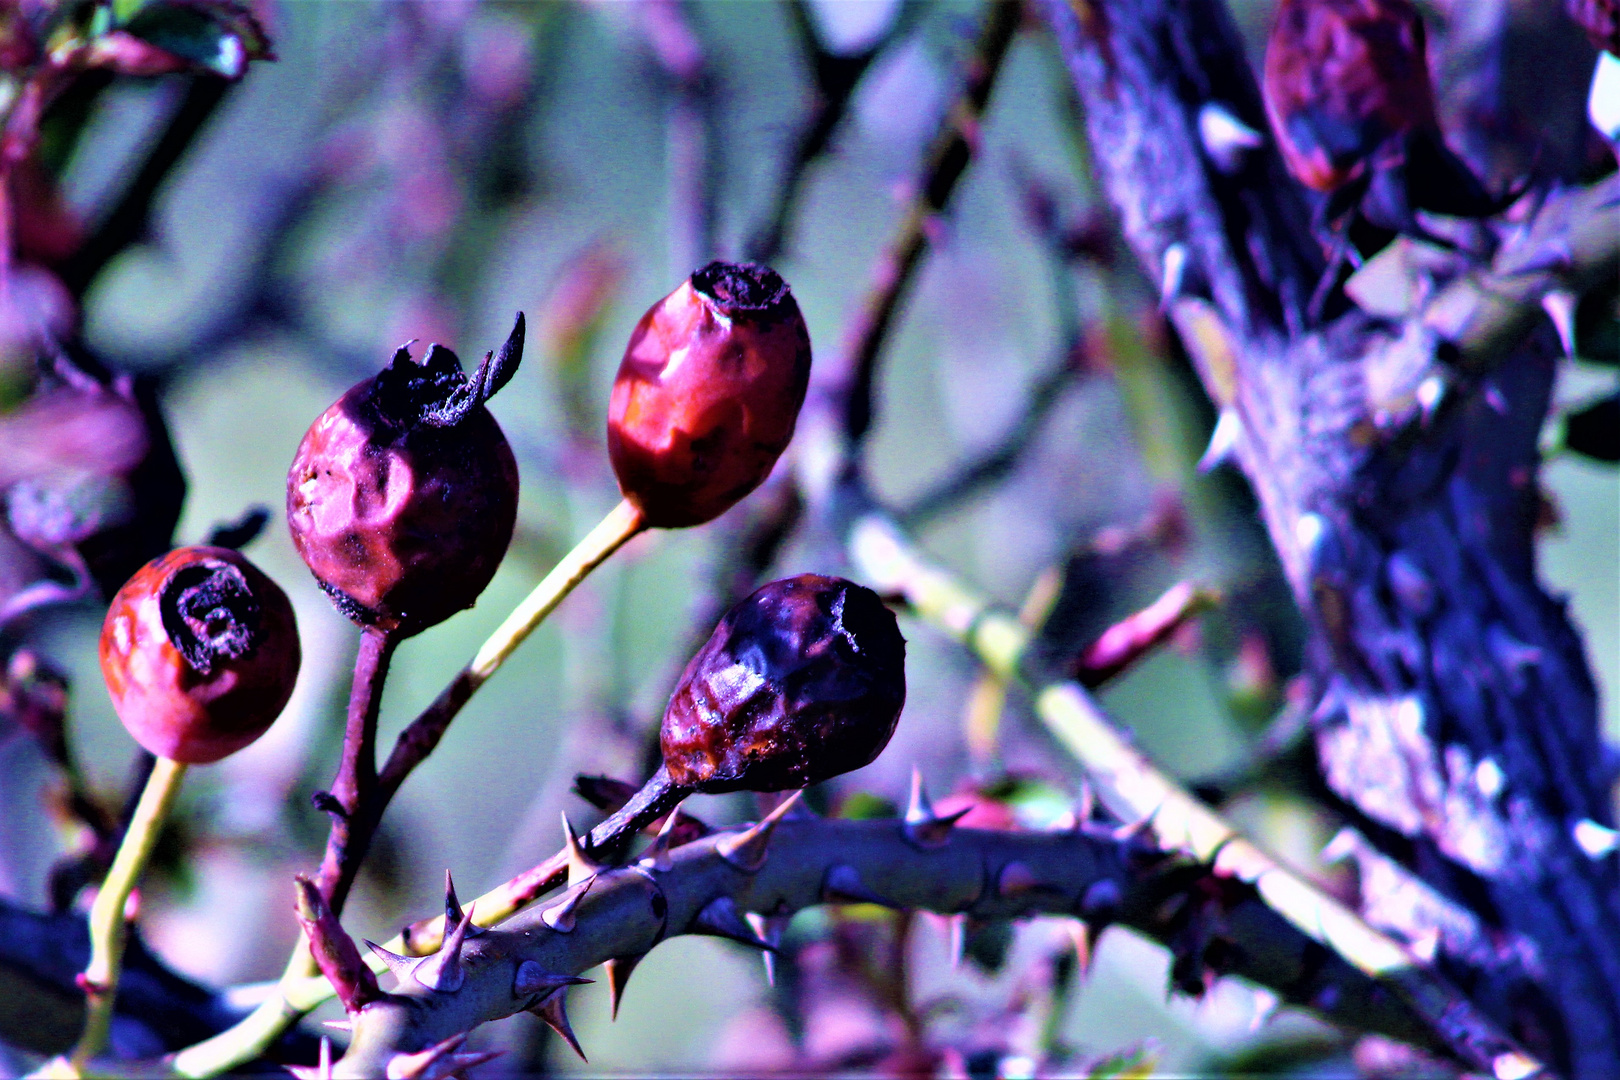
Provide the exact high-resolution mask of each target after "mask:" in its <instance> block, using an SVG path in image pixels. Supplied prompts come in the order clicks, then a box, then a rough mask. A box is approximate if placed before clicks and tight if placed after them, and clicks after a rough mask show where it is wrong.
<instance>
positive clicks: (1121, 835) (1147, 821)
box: [1112, 811, 1158, 842]
mask: <svg viewBox="0 0 1620 1080" xmlns="http://www.w3.org/2000/svg"><path fill="white" fill-rule="evenodd" d="M1157 813H1158V811H1154V813H1153V814H1144V815H1143V816H1142V817H1140V818H1138V819H1137V820H1135V821H1130V822H1127V823H1125V824H1124V825H1121V826H1119V827H1118V828H1116V829H1114V830H1113V831H1112V835H1113V837H1114V839H1115V840H1119V841H1121V842H1124V841H1128V840H1135V839H1136V838H1137V837H1139V836H1141V835H1142V834H1143V833H1145V832H1147V831H1148V830H1149V829H1150V828H1152V827H1153V818H1154V815H1155V814H1157Z"/></svg>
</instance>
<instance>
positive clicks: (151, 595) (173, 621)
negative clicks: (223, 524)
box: [101, 546, 300, 765]
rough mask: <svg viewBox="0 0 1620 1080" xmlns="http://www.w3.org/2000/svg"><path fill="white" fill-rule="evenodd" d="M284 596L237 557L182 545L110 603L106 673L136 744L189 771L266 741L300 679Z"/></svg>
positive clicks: (104, 634) (104, 642)
mask: <svg viewBox="0 0 1620 1080" xmlns="http://www.w3.org/2000/svg"><path fill="white" fill-rule="evenodd" d="M299 659H300V653H299V646H298V626H297V623H296V622H295V620H294V618H293V610H292V605H291V604H289V603H288V602H287V594H286V593H284V592H282V591H281V589H280V587H278V586H277V585H276V583H275V582H273V581H271V580H270V579H269V578H267V577H265V576H264V574H263V573H261V572H260V571H259V569H258V568H257V567H255V566H254V565H253V564H252V563H250V562H248V560H247V559H245V558H243V557H242V556H241V555H239V554H238V553H236V552H235V551H231V550H229V549H227V548H217V547H200V546H199V547H184V548H177V549H176V550H174V551H171V552H169V553H168V554H167V555H163V556H160V557H159V558H156V559H154V560H152V561H151V562H149V563H147V564H146V565H145V566H144V567H142V568H141V569H140V570H139V571H137V572H136V574H135V576H134V577H132V578H130V579H129V581H128V582H127V583H125V585H124V587H123V588H121V589H119V590H118V593H117V595H115V596H114V597H113V600H112V606H111V607H109V608H108V610H107V619H106V621H105V623H103V624H102V628H101V673H102V677H103V678H104V679H105V680H106V683H107V690H108V693H110V694H111V695H112V702H113V709H114V710H115V711H116V712H117V713H118V718H119V719H120V720H122V721H123V723H124V727H125V728H127V729H128V730H129V733H130V734H131V735H132V736H134V738H135V741H136V742H138V743H140V744H141V745H142V746H144V747H145V748H146V749H148V750H150V751H151V752H152V753H154V754H156V755H157V756H158V757H161V758H169V759H171V760H173V761H177V762H180V763H182V764H186V765H206V764H208V763H210V762H214V761H218V760H219V759H220V758H223V757H226V756H227V755H229V754H233V753H235V752H236V751H238V750H240V749H241V748H242V747H244V746H246V745H248V744H249V743H251V742H252V741H253V740H255V739H257V738H258V737H259V736H260V735H263V734H264V732H265V730H266V729H268V728H269V727H270V724H271V722H272V721H274V720H275V718H276V717H277V716H278V715H279V714H280V713H281V710H282V708H283V707H284V706H285V705H286V704H287V698H288V697H290V696H291V694H292V690H293V683H294V682H296V681H297V678H298V664H299Z"/></svg>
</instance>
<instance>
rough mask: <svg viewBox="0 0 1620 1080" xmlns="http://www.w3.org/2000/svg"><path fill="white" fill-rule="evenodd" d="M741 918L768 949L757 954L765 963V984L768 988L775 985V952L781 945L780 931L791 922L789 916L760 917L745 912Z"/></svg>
mask: <svg viewBox="0 0 1620 1080" xmlns="http://www.w3.org/2000/svg"><path fill="white" fill-rule="evenodd" d="M743 918H745V919H747V920H748V928H749V929H750V930H752V931H753V932H754V936H755V937H757V938H759V939H760V940H761V941H763V942H764V943H765V944H767V945H769V946H770V948H769V949H766V950H764V951H763V952H761V953H760V954H759V957H760V959H761V960H762V961H764V963H765V983H766V985H768V986H775V985H776V951H777V950H778V949H779V948H780V946H781V944H782V931H784V930H786V929H787V924H788V923H789V922H790V921H791V920H792V916H791V915H761V914H759V913H758V912H756V911H749V912H745V913H744V915H743Z"/></svg>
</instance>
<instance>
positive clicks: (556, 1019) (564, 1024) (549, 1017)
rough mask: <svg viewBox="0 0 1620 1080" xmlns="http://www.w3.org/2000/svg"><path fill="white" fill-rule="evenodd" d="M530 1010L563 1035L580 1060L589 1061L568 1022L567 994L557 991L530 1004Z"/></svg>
mask: <svg viewBox="0 0 1620 1080" xmlns="http://www.w3.org/2000/svg"><path fill="white" fill-rule="evenodd" d="M528 1011H529V1012H531V1013H533V1014H534V1015H536V1016H538V1017H539V1018H540V1019H542V1020H544V1021H545V1022H546V1023H547V1024H549V1025H550V1026H551V1030H552V1031H555V1032H556V1033H557V1034H558V1035H560V1036H562V1039H563V1041H564V1042H566V1043H567V1044H568V1045H569V1046H571V1047H572V1048H573V1050H574V1053H576V1054H578V1055H579V1060H581V1061H589V1060H590V1059H589V1058H587V1057H586V1056H585V1051H583V1050H581V1049H580V1048H579V1040H578V1039H576V1038H575V1037H574V1029H573V1027H572V1026H570V1025H569V1023H568V1005H567V995H565V994H564V993H563V992H562V991H560V990H559V991H555V992H553V993H551V994H550V995H548V996H547V997H546V998H545V999H544V1000H542V1001H540V1002H538V1003H536V1004H534V1005H531V1006H529V1010H528Z"/></svg>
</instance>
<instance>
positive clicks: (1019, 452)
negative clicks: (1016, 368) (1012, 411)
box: [895, 342, 1079, 530]
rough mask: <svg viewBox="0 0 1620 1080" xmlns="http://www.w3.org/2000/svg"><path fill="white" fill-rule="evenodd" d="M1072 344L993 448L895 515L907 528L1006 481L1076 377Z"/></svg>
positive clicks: (921, 525)
mask: <svg viewBox="0 0 1620 1080" xmlns="http://www.w3.org/2000/svg"><path fill="white" fill-rule="evenodd" d="M1074 349H1075V344H1074V343H1073V342H1070V343H1068V344H1067V345H1065V347H1064V348H1063V350H1062V353H1063V355H1062V358H1061V359H1060V360H1059V361H1058V362H1057V363H1056V364H1054V365H1053V366H1052V367H1051V369H1050V370H1048V371H1047V372H1046V373H1045V374H1044V375H1042V376H1041V377H1040V379H1039V380H1038V381H1037V382H1036V383H1035V385H1034V386H1033V387H1032V388H1031V389H1030V392H1029V401H1028V403H1027V404H1026V405H1025V406H1024V411H1023V413H1022V414H1021V415H1020V416H1019V418H1018V422H1017V423H1015V424H1014V425H1013V426H1012V429H1011V430H1009V431H1008V432H1007V434H1006V435H1004V436H1003V437H1002V438H1000V439H998V440H997V441H996V444H995V447H994V448H993V449H991V450H988V451H986V452H985V453H984V454H982V455H980V456H979V457H978V458H975V459H974V460H972V461H970V462H967V463H966V464H964V465H961V466H958V467H957V470H956V471H955V473H953V474H952V475H950V476H948V477H946V478H945V479H943V480H941V481H940V482H939V483H937V484H935V485H934V486H933V487H932V488H930V489H929V490H928V491H925V492H923V493H922V494H921V495H919V496H917V498H916V499H915V500H913V501H912V503H911V505H910V506H908V507H906V508H905V509H903V510H900V511H898V512H897V514H896V515H895V516H896V517H897V518H898V519H899V521H900V523H901V524H902V525H903V526H904V527H905V528H907V529H910V530H916V529H921V528H926V527H927V526H928V525H929V524H930V523H932V522H933V521H935V520H936V519H938V517H939V516H940V515H941V514H943V513H945V512H947V511H949V510H951V509H953V508H955V507H956V506H957V505H959V504H960V503H961V502H962V501H963V500H965V499H968V498H971V497H972V496H974V495H976V494H978V493H979V492H981V491H983V490H985V489H986V488H988V487H989V486H990V485H992V484H994V483H997V482H998V481H1000V480H1004V479H1006V477H1007V476H1008V475H1010V474H1011V473H1012V471H1013V469H1014V468H1015V467H1016V466H1017V465H1018V462H1019V460H1020V459H1022V458H1023V456H1024V454H1025V453H1026V452H1027V451H1028V450H1029V448H1030V447H1031V446H1032V445H1033V444H1034V442H1035V436H1037V435H1039V434H1040V431H1041V427H1042V425H1043V424H1045V423H1046V418H1047V417H1048V416H1050V415H1051V414H1052V410H1053V409H1054V408H1056V407H1057V404H1058V402H1060V401H1062V400H1063V391H1064V390H1066V389H1068V386H1069V384H1070V383H1072V382H1073V381H1074V380H1075V378H1076V377H1077V376H1078V374H1079V370H1078V368H1077V366H1076V364H1075V362H1074Z"/></svg>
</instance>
